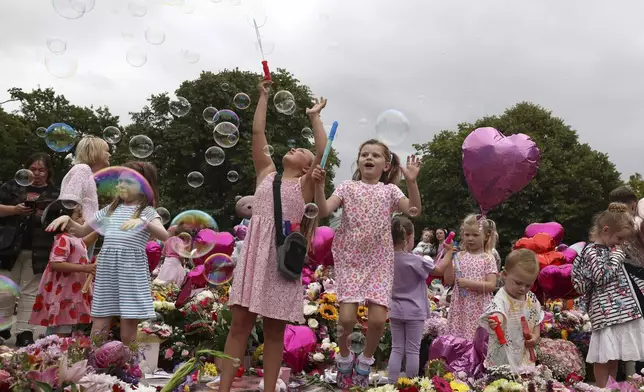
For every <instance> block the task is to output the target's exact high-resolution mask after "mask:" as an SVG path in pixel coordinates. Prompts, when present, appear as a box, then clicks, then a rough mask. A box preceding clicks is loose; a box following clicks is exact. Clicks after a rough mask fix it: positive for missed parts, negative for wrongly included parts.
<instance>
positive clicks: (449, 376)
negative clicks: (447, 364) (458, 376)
mask: <svg viewBox="0 0 644 392" xmlns="http://www.w3.org/2000/svg"><path fill="white" fill-rule="evenodd" d="M443 378H444V379H446V380H447V381H452V380H454V375H453V374H452V373H451V372H450V373H445V375H444V376H443Z"/></svg>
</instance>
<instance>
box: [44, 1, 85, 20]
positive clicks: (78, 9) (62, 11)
mask: <svg viewBox="0 0 644 392" xmlns="http://www.w3.org/2000/svg"><path fill="white" fill-rule="evenodd" d="M51 3H52V5H53V6H54V11H56V13H57V14H58V15H60V16H62V17H63V18H65V19H78V18H80V17H81V16H83V15H84V14H85V12H86V11H87V4H86V3H85V2H84V1H82V0H52V2H51ZM92 8H93V6H92Z"/></svg>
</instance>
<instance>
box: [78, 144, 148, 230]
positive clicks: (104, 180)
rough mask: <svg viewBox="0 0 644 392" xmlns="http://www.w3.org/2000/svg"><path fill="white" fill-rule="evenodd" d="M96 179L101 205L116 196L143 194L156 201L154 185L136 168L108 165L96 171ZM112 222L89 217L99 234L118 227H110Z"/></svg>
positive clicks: (139, 195)
mask: <svg viewBox="0 0 644 392" xmlns="http://www.w3.org/2000/svg"><path fill="white" fill-rule="evenodd" d="M139 136H141V135H139ZM94 181H95V182H96V192H97V194H98V204H99V205H106V204H109V203H111V202H112V201H113V200H114V199H115V198H116V197H121V198H128V199H138V198H139V197H141V196H143V197H145V198H146V199H147V200H148V202H149V203H150V204H152V202H153V201H154V192H153V190H152V187H151V186H150V184H149V183H148V181H147V180H146V179H145V177H143V175H142V174H141V173H139V172H138V171H136V170H133V169H130V168H127V167H123V166H111V167H107V168H105V169H102V170H99V171H97V172H96V173H94ZM110 223H111V221H110V218H109V217H105V218H103V219H102V220H100V221H96V220H94V219H89V224H90V226H91V227H92V228H93V229H94V230H95V231H97V232H98V233H99V234H104V233H105V232H106V231H107V230H108V229H118V227H116V228H111V227H109V226H110ZM121 223H122V222H121ZM119 227H120V224H119ZM143 227H144V226H143V225H141V226H139V227H138V228H136V229H142V228H143Z"/></svg>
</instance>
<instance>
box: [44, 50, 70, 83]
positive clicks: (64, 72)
mask: <svg viewBox="0 0 644 392" xmlns="http://www.w3.org/2000/svg"><path fill="white" fill-rule="evenodd" d="M45 68H46V69H47V72H49V74H51V76H54V77H56V78H58V79H67V78H71V77H72V76H74V75H76V72H77V71H78V61H77V60H76V59H75V58H73V57H71V56H69V55H48V56H47V57H45Z"/></svg>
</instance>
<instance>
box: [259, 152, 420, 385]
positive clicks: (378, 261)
mask: <svg viewBox="0 0 644 392" xmlns="http://www.w3.org/2000/svg"><path fill="white" fill-rule="evenodd" d="M356 163H357V166H358V169H357V170H356V172H355V173H354V174H353V180H350V181H344V182H343V183H342V184H340V186H338V187H337V188H336V189H335V192H334V193H333V195H331V197H329V199H328V200H327V199H326V198H325V195H324V176H325V173H324V170H322V168H319V167H318V168H316V170H315V171H314V173H313V177H314V179H315V180H316V183H317V189H316V194H315V202H316V203H317V205H318V208H319V217H320V218H325V217H327V216H329V215H330V214H331V213H332V212H334V211H335V210H337V209H338V208H339V207H340V206H342V207H343V212H342V220H341V222H340V227H339V228H338V230H337V231H336V232H335V237H334V240H333V247H332V251H333V259H334V260H335V274H336V284H337V287H336V288H337V290H336V291H337V295H338V301H339V302H340V320H339V325H341V326H342V332H341V333H339V335H340V337H339V342H345V343H342V344H340V355H338V356H336V362H337V364H338V376H337V382H338V387H340V388H342V389H347V388H349V387H350V386H351V385H352V384H355V385H358V386H360V387H362V388H366V387H367V386H368V382H369V373H370V370H371V365H372V364H373V362H374V359H373V355H374V353H375V351H376V348H377V347H378V342H379V341H380V338H381V337H382V334H383V332H384V327H385V321H386V320H387V311H388V307H389V298H390V297H391V289H392V285H393V279H394V244H393V241H392V237H391V216H392V214H393V212H394V211H398V210H399V211H402V212H403V213H405V214H410V215H412V216H415V215H418V214H419V213H420V208H421V206H420V194H419V192H418V185H417V184H416V178H417V177H418V173H419V171H420V160H419V159H418V158H417V157H415V156H409V157H407V167H405V168H403V167H402V166H401V164H400V161H399V159H398V156H397V155H396V154H394V153H392V152H391V150H389V148H388V147H387V146H386V145H385V144H383V143H381V142H379V141H378V140H373V139H372V140H368V141H366V142H364V143H362V145H361V146H360V150H359V153H358V159H357V162H356ZM401 172H402V174H404V176H405V181H406V184H407V189H409V196H410V198H409V199H408V198H407V197H405V195H404V194H403V193H402V191H401V190H400V188H398V186H397V185H396V184H397V183H398V182H399V180H400V174H401ZM253 219H254V218H253ZM363 301H366V302H368V309H369V325H368V328H367V331H368V332H367V341H366V346H365V348H364V351H363V352H362V354H361V355H360V356H359V357H358V358H357V361H356V360H355V358H354V355H353V354H354V353H352V352H350V350H349V347H348V344H347V343H346V342H347V340H348V338H349V335H350V334H351V333H352V332H353V326H354V325H355V324H356V310H357V307H358V304H359V303H360V302H363ZM354 351H357V350H356V349H355V348H354ZM356 354H357V353H356ZM354 362H355V363H354ZM354 368H355V374H354Z"/></svg>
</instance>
